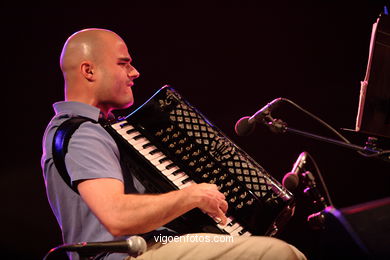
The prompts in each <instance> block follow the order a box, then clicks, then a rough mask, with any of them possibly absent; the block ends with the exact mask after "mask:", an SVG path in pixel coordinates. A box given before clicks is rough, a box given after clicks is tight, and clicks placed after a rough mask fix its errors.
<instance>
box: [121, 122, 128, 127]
mask: <svg viewBox="0 0 390 260" xmlns="http://www.w3.org/2000/svg"><path fill="white" fill-rule="evenodd" d="M128 125H129V123H128V122H124V123H123V124H120V125H119V126H120V127H121V128H123V127H125V126H128Z"/></svg>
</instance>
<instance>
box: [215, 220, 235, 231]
mask: <svg viewBox="0 0 390 260" xmlns="http://www.w3.org/2000/svg"><path fill="white" fill-rule="evenodd" d="M233 220H234V219H233V217H228V218H227V220H226V224H225V225H222V224H217V226H218V227H219V228H220V229H225V228H226V227H227V225H229V223H231V222H232V221H233Z"/></svg>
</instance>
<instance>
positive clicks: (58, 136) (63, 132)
mask: <svg viewBox="0 0 390 260" xmlns="http://www.w3.org/2000/svg"><path fill="white" fill-rule="evenodd" d="M86 121H90V122H93V123H97V122H96V121H95V120H92V119H90V118H87V117H81V116H80V117H72V118H70V119H68V120H66V121H64V122H63V123H62V124H61V125H60V126H59V127H58V128H57V130H56V132H55V134H54V138H53V145H52V153H53V160H54V164H55V166H56V167H57V170H58V172H59V173H60V175H61V177H62V179H63V180H64V181H65V183H66V184H67V185H68V186H69V187H70V188H71V189H72V190H73V191H74V192H76V193H77V194H78V193H79V192H78V190H77V188H76V187H74V186H72V182H71V180H70V177H69V174H68V171H67V170H66V165H65V155H66V153H67V152H68V145H69V141H70V138H71V137H72V135H73V133H74V132H75V131H76V130H77V129H78V128H79V127H80V125H81V124H82V123H84V122H86Z"/></svg>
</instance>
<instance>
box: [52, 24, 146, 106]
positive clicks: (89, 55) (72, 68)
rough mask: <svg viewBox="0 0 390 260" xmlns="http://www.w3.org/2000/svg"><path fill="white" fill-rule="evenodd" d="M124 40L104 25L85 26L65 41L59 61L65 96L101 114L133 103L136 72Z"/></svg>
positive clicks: (66, 98)
mask: <svg viewBox="0 0 390 260" xmlns="http://www.w3.org/2000/svg"><path fill="white" fill-rule="evenodd" d="M131 62H132V59H131V56H130V54H129V51H128V49H127V46H126V43H125V42H124V41H123V39H122V38H121V37H119V36H118V35H117V34H116V33H114V32H112V31H109V30H105V29H95V28H93V29H85V30H82V31H79V32H76V33H74V34H73V35H72V36H70V37H69V38H68V40H67V41H66V42H65V45H64V48H63V50H62V53H61V59H60V65H61V70H62V72H63V74H64V80H65V100H67V101H78V102H83V103H86V104H90V105H92V106H95V107H98V108H99V109H100V110H101V111H102V112H103V113H104V114H107V113H108V112H110V111H111V110H113V109H118V108H126V107H128V106H130V105H131V104H132V103H133V94H132V91H131V86H132V85H133V84H134V79H136V78H137V77H138V76H139V73H138V71H137V70H136V69H135V68H134V67H133V66H132V64H131Z"/></svg>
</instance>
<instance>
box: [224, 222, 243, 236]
mask: <svg viewBox="0 0 390 260" xmlns="http://www.w3.org/2000/svg"><path fill="white" fill-rule="evenodd" d="M238 228H240V224H238V223H235V224H234V225H233V226H227V227H226V228H225V230H226V231H227V232H229V234H233V233H234V232H235V231H236V230H237V229H238ZM237 233H238V232H237Z"/></svg>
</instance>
